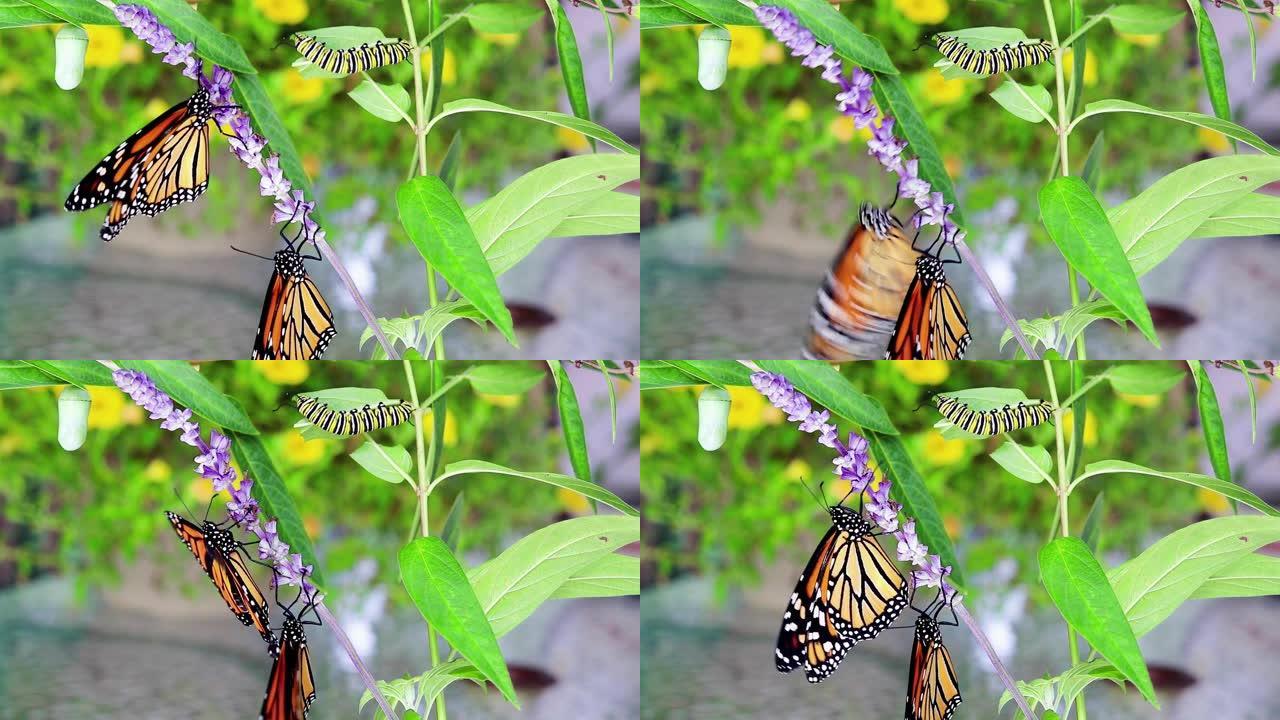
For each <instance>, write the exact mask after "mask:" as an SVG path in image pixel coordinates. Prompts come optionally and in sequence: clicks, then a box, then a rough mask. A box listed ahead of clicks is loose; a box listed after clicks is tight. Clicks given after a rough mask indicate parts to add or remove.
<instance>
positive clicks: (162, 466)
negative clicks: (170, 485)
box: [142, 458, 173, 482]
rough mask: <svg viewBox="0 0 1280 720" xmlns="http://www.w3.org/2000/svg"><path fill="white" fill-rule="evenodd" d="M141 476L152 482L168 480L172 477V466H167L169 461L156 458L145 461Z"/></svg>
mask: <svg viewBox="0 0 1280 720" xmlns="http://www.w3.org/2000/svg"><path fill="white" fill-rule="evenodd" d="M142 477H144V478H146V479H148V480H150V481H152V482H161V481H164V480H168V479H169V478H171V477H173V468H171V467H169V463H167V462H165V461H164V460H161V459H160V458H156V459H154V460H152V461H151V462H149V463H147V466H146V467H145V468H143V469H142Z"/></svg>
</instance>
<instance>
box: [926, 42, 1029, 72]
mask: <svg viewBox="0 0 1280 720" xmlns="http://www.w3.org/2000/svg"><path fill="white" fill-rule="evenodd" d="M933 41H934V42H936V43H937V44H938V52H940V53H942V56H943V57H945V58H946V59H948V60H950V61H951V62H953V63H955V64H956V65H958V66H960V67H961V68H963V69H964V70H967V71H969V72H971V73H973V74H975V75H995V74H998V73H1002V72H1005V71H1006V70H1015V69H1017V68H1021V67H1029V66H1031V65H1039V64H1040V63H1042V62H1044V61H1045V60H1048V59H1049V56H1050V55H1052V54H1053V45H1052V44H1050V43H1048V42H1045V41H1043V40H1042V41H1040V42H1034V43H1031V42H1020V43H1016V44H1009V43H1005V44H1004V46H1003V47H998V48H991V49H990V50H975V49H974V48H971V47H969V46H968V45H966V44H964V43H963V42H962V41H961V40H960V39H958V38H956V37H954V36H952V35H944V34H942V33H939V34H937V35H934V36H933Z"/></svg>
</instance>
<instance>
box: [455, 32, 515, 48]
mask: <svg viewBox="0 0 1280 720" xmlns="http://www.w3.org/2000/svg"><path fill="white" fill-rule="evenodd" d="M476 35H477V36H478V37H479V38H480V39H481V40H487V41H489V42H491V43H493V44H494V45H499V46H501V47H511V46H512V45H515V44H516V43H518V42H520V33H483V32H482V33H476ZM446 49H447V48H446Z"/></svg>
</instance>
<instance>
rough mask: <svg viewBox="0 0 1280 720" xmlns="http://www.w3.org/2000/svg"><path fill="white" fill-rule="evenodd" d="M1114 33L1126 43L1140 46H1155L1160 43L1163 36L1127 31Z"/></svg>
mask: <svg viewBox="0 0 1280 720" xmlns="http://www.w3.org/2000/svg"><path fill="white" fill-rule="evenodd" d="M1116 34H1117V35H1119V36H1120V39H1121V40H1124V41H1125V42H1127V43H1133V44H1134V45H1141V46H1142V47H1155V46H1157V45H1159V44H1160V40H1161V38H1163V37H1164V36H1163V35H1158V34H1156V35H1131V34H1129V33H1116Z"/></svg>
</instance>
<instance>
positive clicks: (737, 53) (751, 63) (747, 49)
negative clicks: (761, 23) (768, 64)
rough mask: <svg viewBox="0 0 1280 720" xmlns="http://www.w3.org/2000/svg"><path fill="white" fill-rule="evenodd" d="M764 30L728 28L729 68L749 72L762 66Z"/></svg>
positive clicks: (741, 27) (731, 26)
mask: <svg viewBox="0 0 1280 720" xmlns="http://www.w3.org/2000/svg"><path fill="white" fill-rule="evenodd" d="M764 46H765V38H764V29H763V28H758V27H747V26H744V25H730V26H729V67H731V68H743V69H745V70H750V69H751V68H757V67H760V66H761V65H763V64H764Z"/></svg>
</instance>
